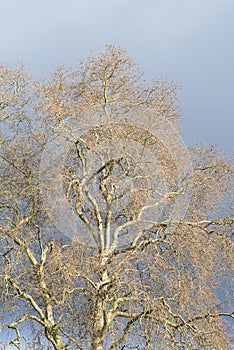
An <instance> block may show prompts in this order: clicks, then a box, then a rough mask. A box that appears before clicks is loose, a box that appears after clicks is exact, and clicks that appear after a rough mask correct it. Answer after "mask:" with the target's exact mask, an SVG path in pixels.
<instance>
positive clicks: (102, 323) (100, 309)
mask: <svg viewBox="0 0 234 350" xmlns="http://www.w3.org/2000/svg"><path fill="white" fill-rule="evenodd" d="M100 265H101V268H102V271H101V275H100V284H99V285H100V287H99V289H98V293H97V301H96V306H95V313H94V324H93V335H92V343H91V348H90V350H102V349H103V342H104V339H105V335H106V331H107V329H108V325H109V320H108V305H107V287H108V282H109V276H108V271H107V266H106V265H107V257H106V256H103V257H101V263H100Z"/></svg>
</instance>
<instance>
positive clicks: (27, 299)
mask: <svg viewBox="0 0 234 350" xmlns="http://www.w3.org/2000/svg"><path fill="white" fill-rule="evenodd" d="M178 91H179V87H178V86H177V85H176V84H175V83H174V82H172V81H167V80H164V79H160V80H157V81H156V82H155V83H154V84H153V85H152V86H150V87H147V85H146V82H145V81H144V80H143V75H142V72H141V70H140V68H139V67H138V66H137V65H136V64H135V63H134V62H133V61H132V60H131V59H130V58H129V57H128V56H127V55H126V52H125V51H124V50H122V49H120V48H119V47H117V46H115V45H108V46H106V47H105V49H104V50H103V51H102V52H101V53H100V54H99V55H94V54H93V55H91V56H90V57H89V58H88V59H86V60H84V61H83V62H81V64H80V66H79V68H78V69H77V70H75V69H73V68H67V67H63V66H62V67H58V68H57V69H56V71H55V72H54V73H53V74H52V75H51V77H49V78H45V79H42V80H40V81H35V80H34V79H33V78H32V77H31V76H30V75H29V74H28V73H27V72H26V70H25V68H24V67H17V68H11V67H9V66H8V65H6V64H2V65H1V90H0V93H1V100H0V101H1V102H0V103H1V105H0V106H1V124H2V128H1V130H2V132H1V145H2V153H1V177H2V187H1V212H2V214H1V218H2V219H1V231H2V233H1V241H0V242H1V243H0V257H1V268H0V271H1V278H0V281H1V284H0V288H1V302H2V311H1V330H2V332H1V333H2V338H1V341H2V342H3V344H4V345H3V346H5V347H6V348H7V346H11V347H12V348H16V349H25V348H27V349H35V350H36V349H42V348H43V349H56V350H65V349H92V350H100V349H130V348H131V349H230V346H231V344H233V343H232V342H233V338H232V336H231V334H232V331H231V329H232V327H233V321H232V319H233V317H234V315H233V296H232V295H231V287H230V286H231V282H232V280H233V266H234V258H233V233H232V227H233V217H232V216H231V209H232V203H233V193H232V181H233V166H232V162H231V160H230V159H229V158H228V157H227V156H226V155H225V154H224V153H223V152H221V151H220V150H219V149H218V148H217V147H214V146H204V145H201V146H197V147H194V148H190V149H186V147H185V146H184V145H183V142H182V140H181V137H180V133H179V128H178V121H179V119H180V116H179V111H178ZM1 333H0V334H1Z"/></svg>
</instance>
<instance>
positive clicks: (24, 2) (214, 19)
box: [0, 0, 234, 151]
mask: <svg viewBox="0 0 234 350" xmlns="http://www.w3.org/2000/svg"><path fill="white" fill-rule="evenodd" d="M0 13H1V21H0V43H1V44H0V60H1V61H5V62H8V63H10V64H16V63H18V62H24V63H25V65H26V67H27V68H28V69H29V70H30V71H31V72H32V73H33V75H34V76H36V77H40V76H42V75H46V74H49V72H51V71H52V70H53V69H54V68H55V66H56V64H67V65H76V64H78V62H79V61H80V60H81V59H83V58H85V57H87V56H88V55H89V54H90V52H91V50H94V51H95V50H98V49H100V48H101V47H103V46H104V45H105V44H109V43H117V44H118V45H120V46H121V47H122V48H124V49H126V50H127V53H128V55H130V56H131V57H132V58H133V59H134V60H135V61H136V62H137V63H138V64H140V65H141V67H142V68H143V70H144V72H145V74H146V77H147V80H148V81H149V82H150V81H151V82H152V80H155V79H157V78H159V77H162V76H163V77H164V76H167V77H168V79H173V80H175V81H176V82H177V83H178V84H179V85H182V86H183V90H182V92H181V94H180V110H181V114H182V117H183V119H182V122H181V124H180V126H181V130H182V133H183V139H184V141H185V143H186V144H187V145H193V144H195V143H201V142H204V143H218V144H220V145H221V146H222V148H224V149H226V150H227V151H232V150H233V148H234V137H233V130H234V112H233V103H234V88H233V84H234V20H233V18H234V0H145V1H140V0H98V1H95V0H83V1H81V0H0Z"/></svg>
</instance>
